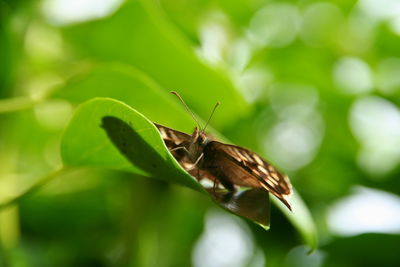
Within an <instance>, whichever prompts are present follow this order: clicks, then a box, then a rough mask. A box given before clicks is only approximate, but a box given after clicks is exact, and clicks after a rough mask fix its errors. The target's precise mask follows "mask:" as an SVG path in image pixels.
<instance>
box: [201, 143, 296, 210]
mask: <svg viewBox="0 0 400 267" xmlns="http://www.w3.org/2000/svg"><path fill="white" fill-rule="evenodd" d="M208 146H209V147H210V149H211V151H213V152H212V153H214V154H217V155H219V156H217V157H216V158H215V160H216V161H218V162H219V163H218V164H220V165H223V166H227V168H226V170H225V171H228V172H229V173H228V176H229V177H228V178H229V179H230V181H231V182H232V183H234V184H237V185H242V186H249V187H255V186H254V184H257V183H258V184H259V185H260V186H262V187H264V188H265V189H267V190H268V191H269V192H271V193H272V194H273V195H275V196H276V197H277V198H278V199H279V200H281V201H282V202H283V203H284V204H285V205H286V206H287V207H288V208H289V209H291V207H290V204H289V203H288V202H287V200H286V199H285V196H288V195H290V194H291V192H292V188H291V184H290V181H289V179H288V178H287V176H285V175H283V174H281V173H280V172H279V171H278V170H276V169H275V168H274V167H273V166H272V165H271V164H269V163H268V162H266V161H265V160H263V159H262V158H261V157H260V156H258V155H257V154H256V153H254V152H252V151H250V150H248V149H245V148H242V147H239V146H234V145H228V144H223V143H220V142H217V141H211V142H210V143H209V144H208ZM239 180H241V181H239Z"/></svg>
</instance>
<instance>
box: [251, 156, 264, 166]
mask: <svg viewBox="0 0 400 267" xmlns="http://www.w3.org/2000/svg"><path fill="white" fill-rule="evenodd" d="M253 158H254V160H255V161H256V162H257V163H258V164H260V165H264V162H263V161H262V159H261V158H260V157H259V156H257V155H253Z"/></svg>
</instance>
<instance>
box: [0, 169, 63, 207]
mask: <svg viewBox="0 0 400 267" xmlns="http://www.w3.org/2000/svg"><path fill="white" fill-rule="evenodd" d="M67 170H68V169H67V168H65V167H63V166H61V167H59V168H57V169H56V170H55V171H53V172H51V173H49V174H48V175H46V176H45V177H43V178H42V179H40V180H39V181H37V182H36V183H34V184H33V185H32V186H30V187H29V188H28V189H26V190H25V191H24V192H22V193H20V194H19V195H17V196H15V197H13V198H11V199H9V200H7V201H5V202H3V203H0V212H1V210H3V209H5V208H7V207H9V206H12V205H15V204H17V203H18V202H19V201H21V200H22V199H24V198H26V197H28V196H29V195H31V194H33V193H35V192H36V191H38V190H39V189H40V188H42V187H43V186H45V185H46V184H48V183H49V182H51V181H52V180H54V179H55V178H57V177H59V176H60V174H62V173H65V172H66V171H67Z"/></svg>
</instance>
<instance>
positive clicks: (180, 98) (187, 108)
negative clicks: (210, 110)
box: [170, 91, 201, 129]
mask: <svg viewBox="0 0 400 267" xmlns="http://www.w3.org/2000/svg"><path fill="white" fill-rule="evenodd" d="M170 93H171V94H173V95H176V96H177V97H178V98H179V100H180V101H181V102H182V103H183V105H184V106H185V108H186V110H187V111H188V112H189V113H190V115H192V118H193V119H194V121H195V122H196V123H197V125H198V126H199V129H201V125H200V123H199V121H198V120H197V119H196V116H194V113H193V112H192V111H191V110H190V108H189V107H188V106H187V105H186V103H185V101H183V99H182V97H181V96H180V95H179V94H178V93H177V92H175V91H171V92H170Z"/></svg>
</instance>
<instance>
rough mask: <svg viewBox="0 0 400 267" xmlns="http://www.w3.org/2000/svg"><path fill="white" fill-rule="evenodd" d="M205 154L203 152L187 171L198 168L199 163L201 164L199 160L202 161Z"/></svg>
mask: <svg viewBox="0 0 400 267" xmlns="http://www.w3.org/2000/svg"><path fill="white" fill-rule="evenodd" d="M203 156H204V153H201V155H200V157H198V158H197V159H196V161H195V162H194V163H193V166H192V167H191V168H190V169H189V170H187V171H191V170H194V168H196V166H197V164H199V162H200V160H201V159H202V158H203Z"/></svg>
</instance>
